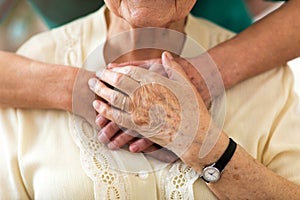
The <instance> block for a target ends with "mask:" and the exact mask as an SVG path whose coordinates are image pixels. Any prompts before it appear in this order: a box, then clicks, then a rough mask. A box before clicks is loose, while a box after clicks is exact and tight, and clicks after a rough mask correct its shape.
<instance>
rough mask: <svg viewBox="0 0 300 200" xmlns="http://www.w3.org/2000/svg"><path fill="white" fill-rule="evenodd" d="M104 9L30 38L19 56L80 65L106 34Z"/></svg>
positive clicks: (19, 52) (21, 48) (19, 50)
mask: <svg viewBox="0 0 300 200" xmlns="http://www.w3.org/2000/svg"><path fill="white" fill-rule="evenodd" d="M104 9H105V7H102V8H101V9H99V10H98V11H96V12H95V13H92V14H90V15H88V16H86V17H83V18H80V19H78V20H75V21H73V22H70V23H68V24H66V25H64V26H61V27H58V28H55V29H52V30H49V31H46V32H43V33H40V34H37V35H35V36H33V37H31V38H30V39H29V40H28V41H26V42H25V43H24V44H23V45H22V46H21V47H20V48H19V49H18V51H17V53H18V54H20V55H23V56H26V57H29V58H31V59H35V60H38V61H42V62H47V63H54V64H64V65H73V66H80V65H81V64H82V61H83V59H84V58H83V55H85V54H88V52H87V51H90V50H92V49H94V48H95V46H96V44H95V41H99V42H100V39H101V37H103V34H104V33H106V22H105V20H104Z"/></svg>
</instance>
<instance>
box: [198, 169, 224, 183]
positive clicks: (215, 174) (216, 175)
mask: <svg viewBox="0 0 300 200" xmlns="http://www.w3.org/2000/svg"><path fill="white" fill-rule="evenodd" d="M220 176H221V173H220V171H219V170H218V169H217V168H215V167H213V166H208V167H205V168H204V169H203V173H202V177H203V179H204V180H206V181H207V182H210V183H211V182H217V181H218V180H219V179H220Z"/></svg>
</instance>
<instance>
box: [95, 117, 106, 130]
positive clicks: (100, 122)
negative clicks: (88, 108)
mask: <svg viewBox="0 0 300 200" xmlns="http://www.w3.org/2000/svg"><path fill="white" fill-rule="evenodd" d="M108 122H109V120H108V119H106V118H105V117H103V116H102V115H97V117H96V120H95V123H96V125H97V126H99V127H100V128H103V127H104V126H105V125H106V124H107V123H108Z"/></svg>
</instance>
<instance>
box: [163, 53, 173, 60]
mask: <svg viewBox="0 0 300 200" xmlns="http://www.w3.org/2000/svg"><path fill="white" fill-rule="evenodd" d="M164 55H165V57H166V58H167V59H168V61H169V62H170V61H171V60H173V59H174V58H173V56H172V55H171V54H170V53H169V52H167V51H165V52H164Z"/></svg>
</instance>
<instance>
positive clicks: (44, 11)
mask: <svg viewBox="0 0 300 200" xmlns="http://www.w3.org/2000/svg"><path fill="white" fill-rule="evenodd" d="M275 1H276V0H275ZM29 2H30V3H31V5H32V7H33V8H34V9H35V10H36V12H37V13H38V14H39V15H40V16H41V17H42V19H43V21H44V22H45V23H46V25H47V26H48V27H49V28H55V27H57V26H60V25H63V24H65V23H67V22H70V21H72V20H74V19H76V18H79V17H82V16H84V15H87V14H89V13H91V12H94V11H96V10H97V9H99V8H100V7H101V6H102V5H103V4H104V2H103V0H85V1H83V0H29ZM192 14H193V15H195V16H198V17H203V18H206V19H208V20H210V21H212V22H214V23H216V24H218V25H220V26H222V27H225V28H227V29H229V30H231V31H234V32H237V33H238V32H240V31H242V30H244V29H245V28H247V27H248V26H250V25H251V23H252V17H251V15H250V13H249V12H248V10H247V7H246V5H245V3H244V1H243V0H198V1H197V2H196V4H195V6H194V8H193V10H192Z"/></svg>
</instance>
